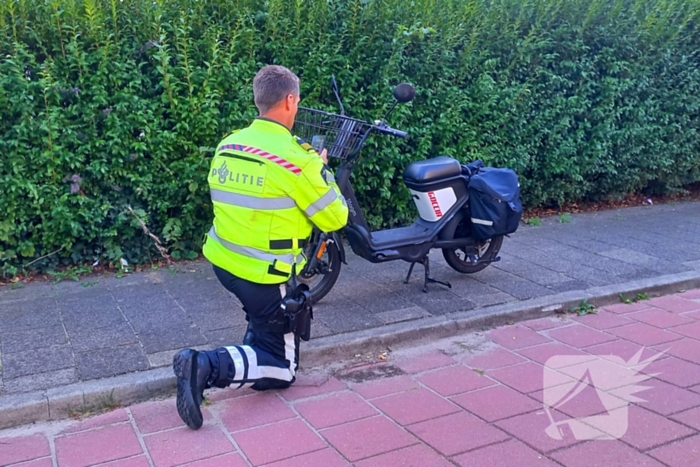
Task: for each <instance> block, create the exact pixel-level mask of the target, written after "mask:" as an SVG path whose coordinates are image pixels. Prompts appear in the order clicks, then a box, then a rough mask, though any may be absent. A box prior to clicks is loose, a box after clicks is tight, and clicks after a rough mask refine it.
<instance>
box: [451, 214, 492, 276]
mask: <svg viewBox="0 0 700 467" xmlns="http://www.w3.org/2000/svg"><path fill="white" fill-rule="evenodd" d="M467 219H468V217H467V216H466V215H464V214H462V213H459V214H457V216H456V217H455V218H454V219H452V220H451V221H450V222H449V223H448V224H447V225H446V226H445V228H444V229H443V231H442V232H440V239H441V240H452V239H455V238H468V237H470V236H471V228H470V224H469V223H468V221H467ZM501 245H503V236H502V235H501V236H498V237H493V238H491V239H489V240H486V241H484V242H482V243H481V244H478V245H476V247H475V250H476V251H475V253H476V257H477V259H494V258H495V257H496V256H497V255H498V252H499V251H500V249H501ZM442 256H443V257H444V258H445V261H446V262H447V264H449V265H450V267H451V268H452V269H454V270H455V271H457V272H461V273H462V274H474V273H475V272H479V271H482V270H484V269H485V268H486V267H487V266H488V265H489V264H491V263H472V262H471V261H469V259H468V257H467V253H466V252H465V251H464V250H463V249H461V248H453V249H448V248H443V250H442Z"/></svg>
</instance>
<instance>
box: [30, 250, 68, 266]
mask: <svg viewBox="0 0 700 467" xmlns="http://www.w3.org/2000/svg"><path fill="white" fill-rule="evenodd" d="M61 250H63V247H61V248H59V249H58V250H56V251H52V252H51V253H49V254H48V255H44V256H41V257H39V258H37V259H35V260H34V261H32V262H30V263H27V264H25V265H24V267H25V268H28V267H29V266H31V265H32V264H34V263H36V262H37V261H41V260H42V259H44V258H48V257H49V256H51V255H55V254H56V253H58V252H59V251H61Z"/></svg>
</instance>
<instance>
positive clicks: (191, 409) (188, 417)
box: [173, 351, 203, 430]
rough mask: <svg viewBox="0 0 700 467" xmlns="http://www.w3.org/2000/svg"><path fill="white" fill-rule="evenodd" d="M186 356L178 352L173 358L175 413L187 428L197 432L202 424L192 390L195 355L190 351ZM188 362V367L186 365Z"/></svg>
mask: <svg viewBox="0 0 700 467" xmlns="http://www.w3.org/2000/svg"><path fill="white" fill-rule="evenodd" d="M188 356H189V358H188ZM188 356H186V355H183V352H178V353H177V354H176V355H175V357H174V358H173V371H174V372H175V376H177V413H178V414H179V415H180V418H181V419H182V421H183V422H185V423H186V424H187V426H188V427H190V428H191V429H193V430H198V429H199V428H201V426H202V423H203V419H202V412H201V411H200V410H199V405H198V404H197V402H196V400H195V394H194V392H193V389H192V388H193V387H196V378H197V353H196V352H193V351H190V353H189V354H188ZM188 361H189V362H190V365H188V364H187V363H188ZM188 367H189V371H188Z"/></svg>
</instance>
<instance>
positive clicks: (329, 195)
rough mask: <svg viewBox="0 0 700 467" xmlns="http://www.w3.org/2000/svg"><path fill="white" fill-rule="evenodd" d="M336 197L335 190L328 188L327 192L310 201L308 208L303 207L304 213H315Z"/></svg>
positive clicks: (311, 214)
mask: <svg viewBox="0 0 700 467" xmlns="http://www.w3.org/2000/svg"><path fill="white" fill-rule="evenodd" d="M337 198H338V193H336V192H335V190H334V189H333V188H331V189H330V190H328V193H326V194H325V195H323V196H321V198H320V199H319V200H318V201H316V202H315V203H312V204H311V205H310V206H309V207H308V208H306V209H304V212H305V213H306V215H307V216H309V217H311V216H313V215H314V214H316V213H317V212H318V211H320V210H322V209H323V208H325V207H326V206H328V205H329V204H331V203H332V202H333V201H335V200H336V199H337Z"/></svg>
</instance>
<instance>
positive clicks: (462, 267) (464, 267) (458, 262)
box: [442, 235, 503, 274]
mask: <svg viewBox="0 0 700 467" xmlns="http://www.w3.org/2000/svg"><path fill="white" fill-rule="evenodd" d="M502 244H503V236H502V235H501V236H498V237H494V238H492V239H491V243H490V244H489V246H488V248H487V249H486V251H485V252H484V254H483V255H482V257H484V258H489V259H490V258H493V257H495V256H496V255H498V252H499V250H500V249H501V245H502ZM442 256H443V257H444V258H445V261H446V262H447V264H449V265H450V267H451V268H452V269H454V270H455V271H457V272H461V273H462V274H474V273H476V272H479V271H483V270H484V269H486V267H487V266H488V265H489V264H491V263H477V264H473V263H470V262H468V261H463V260H462V259H461V258H460V257H459V256H457V250H455V249H452V250H449V249H446V248H445V249H443V250H442Z"/></svg>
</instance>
